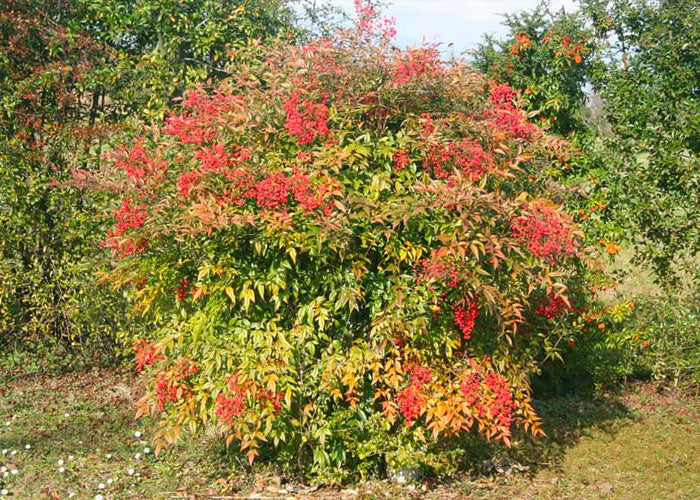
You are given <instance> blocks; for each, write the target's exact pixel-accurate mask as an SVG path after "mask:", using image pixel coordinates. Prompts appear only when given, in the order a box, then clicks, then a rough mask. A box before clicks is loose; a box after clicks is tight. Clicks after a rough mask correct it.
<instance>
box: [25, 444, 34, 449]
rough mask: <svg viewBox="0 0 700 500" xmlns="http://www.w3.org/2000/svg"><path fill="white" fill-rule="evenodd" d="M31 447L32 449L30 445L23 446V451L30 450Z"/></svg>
mask: <svg viewBox="0 0 700 500" xmlns="http://www.w3.org/2000/svg"><path fill="white" fill-rule="evenodd" d="M31 447H32V445H31V444H25V445H24V449H25V450H29V449H31Z"/></svg>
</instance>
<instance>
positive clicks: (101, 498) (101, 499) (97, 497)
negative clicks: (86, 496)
mask: <svg viewBox="0 0 700 500" xmlns="http://www.w3.org/2000/svg"><path fill="white" fill-rule="evenodd" d="M95 500H104V497H103V496H102V495H95Z"/></svg>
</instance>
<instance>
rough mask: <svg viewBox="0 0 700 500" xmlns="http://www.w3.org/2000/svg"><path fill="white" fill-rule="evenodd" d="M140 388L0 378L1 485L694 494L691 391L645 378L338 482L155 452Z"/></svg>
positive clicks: (187, 453)
mask: <svg viewBox="0 0 700 500" xmlns="http://www.w3.org/2000/svg"><path fill="white" fill-rule="evenodd" d="M138 397H139V390H138V383H137V380H136V379H134V378H133V377H132V376H131V375H130V374H127V373H124V372H119V371H92V372H89V373H84V372H83V373H80V372H76V373H72V374H63V375H27V376H21V375H18V374H17V373H13V375H12V376H11V377H6V378H5V383H4V384H0V429H1V430H0V449H3V450H4V449H7V450H8V452H7V453H6V454H5V455H3V456H0V465H1V466H2V467H7V469H8V476H7V477H4V478H1V476H2V474H1V473H0V481H2V486H0V488H4V489H7V490H8V492H9V493H10V495H11V497H10V498H18V499H29V500H35V499H37V500H38V499H49V500H57V499H64V498H76V499H93V498H95V497H96V495H102V496H103V498H104V499H105V500H107V499H149V500H150V499H157V498H181V499H185V498H187V499H228V498H231V499H232V498H251V499H252V498H284V499H287V498H290V497H292V498H313V499H324V500H325V499H335V498H360V499H367V500H370V499H377V500H378V499H382V498H397V499H416V498H426V499H448V498H454V499H457V498H459V499H475V500H476V499H528V500H529V499H532V500H535V499H545V500H546V499H564V498H571V499H589V498H590V499H593V498H616V499H630V500H632V499H634V500H643V499H659V498H664V499H688V500H690V499H696V498H700V401H699V400H698V399H696V398H693V397H690V396H685V395H683V394H681V393H677V392H668V393H666V392H662V393H659V392H657V390H656V386H654V385H652V384H639V385H634V386H630V387H629V388H628V389H627V390H626V391H624V392H622V393H619V394H616V393H608V394H604V395H602V396H599V397H594V398H591V397H584V396H568V397H564V398H557V399H549V400H544V401H537V407H538V410H539V411H540V412H541V414H542V415H543V417H544V418H545V421H546V422H547V432H548V437H547V438H546V439H545V440H544V442H540V443H539V444H538V445H537V446H535V444H534V443H532V442H530V441H528V440H521V441H520V442H519V443H518V444H517V446H515V447H514V448H513V450H511V451H510V452H506V451H505V450H503V449H500V448H497V447H493V448H488V447H487V448H486V449H485V450H482V451H483V453H482V454H481V455H479V456H477V457H475V458H474V465H475V467H474V471H472V473H470V474H465V475H464V476H463V477H458V478H453V479H452V480H450V481H448V482H434V483H425V484H424V485H414V486H411V487H404V486H398V485H393V484H389V483H387V482H382V481H376V482H370V483H364V484H361V485H357V486H353V487H349V488H346V489H344V490H337V489H318V490H313V489H312V488H309V487H308V486H305V485H300V484H297V485H295V486H289V485H280V479H279V478H277V477H275V476H274V474H273V473H271V472H269V471H262V470H260V471H256V472H254V473H250V472H249V471H248V470H247V469H246V468H244V467H243V466H242V465H241V464H239V463H238V462H237V461H236V460H235V459H233V457H232V456H230V455H227V454H226V452H225V449H224V448H223V446H222V445H221V443H220V442H219V441H218V440H217V439H214V438H212V439H204V440H193V439H189V440H185V441H183V442H182V443H181V444H179V445H177V446H175V447H173V448H171V449H169V450H168V451H167V452H165V453H163V454H161V455H160V456H159V457H157V458H156V457H154V455H153V453H146V451H145V449H146V448H148V447H149V446H150V445H149V442H148V438H149V436H150V435H152V433H153V430H154V425H153V424H152V423H151V422H149V421H148V420H143V419H142V420H141V421H135V420H134V419H133V405H134V402H135V400H136V399H137V398H138ZM7 422H9V425H5V424H6V423H7ZM136 431H140V432H141V433H142V435H141V436H140V437H136V436H135V435H134V433H135V432H136ZM27 444H29V445H30V448H29V449H28V450H27V449H25V446H26V445H27ZM12 450H16V451H17V453H16V454H15V455H12ZM137 453H140V454H141V456H140V457H138V459H137V457H136V454H137ZM484 457H491V461H490V462H486V464H484V460H485V458H484ZM59 460H63V465H62V466H63V467H64V469H65V470H64V471H63V472H60V471H59V467H61V465H59ZM13 469H16V470H17V474H16V475H13V474H11V471H12V470H13ZM129 469H133V475H130V474H129ZM0 470H1V469H0ZM477 471H478V473H476V472H477ZM499 471H500V472H499ZM110 479H111V480H112V482H111V483H109V482H108V481H109V480H110ZM100 483H102V484H103V485H104V486H105V488H104V489H99V488H98V485H99V484H100ZM71 493H72V494H73V496H72V497H71V496H70V495H71Z"/></svg>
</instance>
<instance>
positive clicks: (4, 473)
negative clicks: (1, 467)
mask: <svg viewBox="0 0 700 500" xmlns="http://www.w3.org/2000/svg"><path fill="white" fill-rule="evenodd" d="M9 475H10V473H9V472H3V473H2V477H7V476H9Z"/></svg>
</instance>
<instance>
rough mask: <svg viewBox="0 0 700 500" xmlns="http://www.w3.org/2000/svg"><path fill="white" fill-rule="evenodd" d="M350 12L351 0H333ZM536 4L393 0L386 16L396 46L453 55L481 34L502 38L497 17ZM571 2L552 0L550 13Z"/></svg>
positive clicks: (527, 1) (504, 0) (515, 0)
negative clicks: (433, 45)
mask: <svg viewBox="0 0 700 500" xmlns="http://www.w3.org/2000/svg"><path fill="white" fill-rule="evenodd" d="M333 3H335V4H336V5H339V6H341V7H343V8H344V9H346V10H347V11H348V12H352V11H353V0H333ZM536 5H537V0H393V1H392V2H391V5H390V6H389V8H388V11H387V14H388V15H389V16H390V17H395V18H396V30H397V45H400V46H404V45H416V44H420V43H421V41H422V39H423V37H425V38H426V40H427V41H429V42H442V43H444V44H445V45H447V44H448V43H454V49H453V50H454V53H455V55H458V54H459V53H460V52H461V51H464V50H468V49H473V48H475V47H476V45H477V44H478V42H479V41H481V39H482V36H483V34H485V33H491V34H495V35H501V34H503V32H504V30H503V28H502V27H501V26H500V25H499V23H500V20H501V17H500V14H503V13H504V12H508V13H511V12H516V11H518V10H529V9H533V8H534V7H535V6H536ZM574 5H575V2H574V0H552V2H551V6H552V8H553V9H558V8H561V7H565V8H566V9H567V11H573V10H574Z"/></svg>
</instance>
